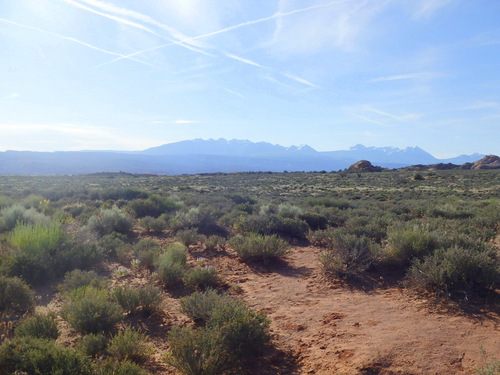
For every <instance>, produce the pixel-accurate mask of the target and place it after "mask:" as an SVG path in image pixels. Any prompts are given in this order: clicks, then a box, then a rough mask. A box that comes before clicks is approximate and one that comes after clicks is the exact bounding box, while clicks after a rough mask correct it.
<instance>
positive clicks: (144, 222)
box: [138, 216, 167, 233]
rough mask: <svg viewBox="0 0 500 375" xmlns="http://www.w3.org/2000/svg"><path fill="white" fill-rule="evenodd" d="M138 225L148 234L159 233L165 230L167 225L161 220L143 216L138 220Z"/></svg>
mask: <svg viewBox="0 0 500 375" xmlns="http://www.w3.org/2000/svg"><path fill="white" fill-rule="evenodd" d="M138 224H139V226H140V227H143V228H144V229H146V230H147V231H148V232H153V233H161V232H163V231H164V230H165V229H167V223H166V222H165V220H163V219H161V218H160V219H157V218H154V217H152V216H145V217H143V218H141V219H139V221H138Z"/></svg>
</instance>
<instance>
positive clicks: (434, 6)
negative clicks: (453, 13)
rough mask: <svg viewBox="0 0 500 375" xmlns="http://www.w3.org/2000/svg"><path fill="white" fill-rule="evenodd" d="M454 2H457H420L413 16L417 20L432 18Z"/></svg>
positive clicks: (426, 0) (444, 0)
mask: <svg viewBox="0 0 500 375" xmlns="http://www.w3.org/2000/svg"><path fill="white" fill-rule="evenodd" d="M453 1H455V0H420V1H419V2H417V9H416V11H415V13H414V15H413V16H414V17H415V18H417V19H419V18H428V17H431V16H432V15H434V13H436V12H437V11H439V10H440V9H441V8H444V7H445V6H447V5H449V4H450V3H452V2H453Z"/></svg>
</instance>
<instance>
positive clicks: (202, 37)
mask: <svg viewBox="0 0 500 375" xmlns="http://www.w3.org/2000/svg"><path fill="white" fill-rule="evenodd" d="M64 1H68V0H64ZM345 1H346V0H337V1H330V2H328V3H323V4H318V5H312V6H310V7H306V8H300V9H295V10H291V11H289V12H276V13H274V14H273V15H271V16H268V17H263V18H258V19H256V20H253V21H246V22H243V23H239V24H237V25H233V26H229V27H225V28H223V29H219V30H216V31H212V32H210V33H206V34H202V35H198V36H195V37H192V38H186V39H181V40H178V41H176V42H171V43H166V44H161V45H158V46H156V47H151V48H147V49H144V50H141V51H137V52H134V53H131V54H129V55H126V56H127V57H134V56H137V55H141V54H143V53H146V52H151V51H155V50H158V49H162V48H166V47H170V46H173V45H176V44H181V43H190V42H192V41H194V40H198V39H204V38H209V37H211V36H214V35H218V34H222V33H227V32H228V31H232V30H235V29H239V28H242V27H246V26H250V25H255V24H258V23H262V22H266V21H270V20H272V19H275V18H278V17H287V16H291V15H293V14H297V13H302V12H307V11H310V10H313V9H319V8H326V7H329V6H332V5H334V4H339V3H342V2H345ZM123 58H124V57H117V58H116V59H113V60H110V61H108V62H105V63H103V64H100V65H98V66H97V67H101V66H104V65H108V64H112V63H114V62H117V61H119V60H122V59H123Z"/></svg>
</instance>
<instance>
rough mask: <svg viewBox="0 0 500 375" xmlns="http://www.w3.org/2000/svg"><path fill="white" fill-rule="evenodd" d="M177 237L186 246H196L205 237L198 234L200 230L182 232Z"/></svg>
mask: <svg viewBox="0 0 500 375" xmlns="http://www.w3.org/2000/svg"><path fill="white" fill-rule="evenodd" d="M175 237H176V238H177V239H178V240H179V241H180V242H181V243H183V244H184V245H185V246H189V245H194V244H196V243H197V242H198V241H201V240H202V239H203V237H202V236H201V235H200V234H199V233H198V229H183V230H180V231H178V232H177V233H176V234H175Z"/></svg>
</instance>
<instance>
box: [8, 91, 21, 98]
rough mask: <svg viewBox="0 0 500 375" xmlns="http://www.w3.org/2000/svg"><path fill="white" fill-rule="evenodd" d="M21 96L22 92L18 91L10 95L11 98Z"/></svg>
mask: <svg viewBox="0 0 500 375" xmlns="http://www.w3.org/2000/svg"><path fill="white" fill-rule="evenodd" d="M20 96H21V94H19V93H18V92H13V93H11V94H10V95H9V98H11V99H15V98H19V97H20Z"/></svg>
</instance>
